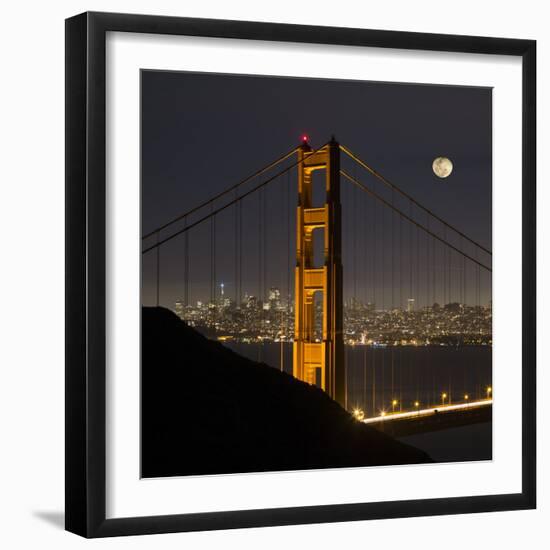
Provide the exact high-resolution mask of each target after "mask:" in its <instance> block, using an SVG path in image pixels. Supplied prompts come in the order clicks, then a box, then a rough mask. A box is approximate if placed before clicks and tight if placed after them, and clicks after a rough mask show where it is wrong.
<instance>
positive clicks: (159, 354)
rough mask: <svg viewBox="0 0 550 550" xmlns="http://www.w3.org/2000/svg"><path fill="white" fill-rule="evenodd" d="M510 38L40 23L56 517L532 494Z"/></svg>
mask: <svg viewBox="0 0 550 550" xmlns="http://www.w3.org/2000/svg"><path fill="white" fill-rule="evenodd" d="M535 56H536V45H535V42H534V41H530V40H511V39H505V38H485V37H471V36H446V35H428V34H420V33H408V32H407V33H406V32H396V31H377V30H363V29H350V28H329V27H309V26H301V25H286V24H271V23H251V22H242V21H221V20H202V19H187V18H172V17H156V16H155V17H154V16H142V15H123V14H110V13H84V14H81V15H78V16H75V17H73V18H70V19H68V20H67V21H66V198H67V205H66V227H67V230H66V250H67V264H66V265H67V281H66V304H67V314H66V327H67V329H66V343H67V344H66V345H67V350H66V351H67V353H66V528H67V529H68V530H69V531H72V532H74V533H77V534H79V535H82V536H85V537H106V536H115V535H129V534H147V533H149V534H152V533H164V532H175V531H194V530H210V529H229V528H243V527H259V526H272V525H288V524H298V523H320V522H337V521H353V520H365V519H371V518H398V517H409V516H421V515H438V514H457V513H471V512H487V511H498V510H518V509H529V508H534V507H535V457H536V452H535V451H536V448H535V420H536V419H535V408H536V402H535V397H536V395H535V149H536V148H535V59H536V57H535Z"/></svg>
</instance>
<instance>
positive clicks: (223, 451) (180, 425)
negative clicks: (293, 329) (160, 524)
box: [141, 308, 431, 477]
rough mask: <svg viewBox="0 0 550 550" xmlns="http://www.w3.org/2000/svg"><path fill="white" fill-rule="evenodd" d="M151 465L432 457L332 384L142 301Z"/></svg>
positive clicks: (254, 465) (336, 463) (155, 470)
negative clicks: (356, 407) (358, 410)
mask: <svg viewBox="0 0 550 550" xmlns="http://www.w3.org/2000/svg"><path fill="white" fill-rule="evenodd" d="M141 380H142V475H143V476H144V477H160V476H175V475H189V474H216V473H237V472H259V471H273V470H303V469H312V468H336V467H352V466H374V465H390V464H410V463H422V462H431V459H430V458H429V457H428V456H427V455H426V454H425V453H424V452H422V451H419V450H417V449H415V448H414V447H410V446H408V445H405V444H402V443H399V442H398V441H395V440H394V439H392V438H391V437H389V436H387V435H385V434H383V433H380V432H378V431H377V430H375V429H373V428H370V427H368V426H365V425H364V424H361V423H359V422H357V421H355V420H354V419H353V418H352V417H351V416H350V415H349V414H348V413H347V412H346V411H345V410H344V409H342V408H341V407H340V406H339V405H338V404H337V403H336V402H335V401H332V400H331V399H330V398H329V397H328V396H327V395H326V394H325V393H324V392H322V391H321V390H319V389H318V388H315V387H313V386H310V385H308V384H305V383H303V382H300V381H298V380H296V379H295V378H293V377H292V376H289V375H288V374H285V373H282V372H280V371H278V370H276V369H274V368H272V367H269V366H267V365H265V364H262V363H257V362H254V361H250V360H249V359H246V358H244V357H242V356H240V355H238V354H236V353H234V352H233V351H231V350H229V349H227V348H226V347H224V346H223V345H222V344H220V343H218V342H214V341H212V340H208V339H207V338H205V337H204V336H202V335H201V334H199V333H198V332H197V331H195V330H194V329H192V328H191V327H189V326H188V325H187V324H185V323H184V322H183V321H181V320H180V319H179V318H178V317H177V316H176V315H175V314H173V313H172V312H170V311H169V310H167V309H164V308H143V310H142V379H141Z"/></svg>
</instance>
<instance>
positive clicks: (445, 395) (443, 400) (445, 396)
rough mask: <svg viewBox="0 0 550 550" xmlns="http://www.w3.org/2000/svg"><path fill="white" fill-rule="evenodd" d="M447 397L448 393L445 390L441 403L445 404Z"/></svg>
mask: <svg viewBox="0 0 550 550" xmlns="http://www.w3.org/2000/svg"><path fill="white" fill-rule="evenodd" d="M445 399H447V394H446V393H445V392H443V393H442V394H441V404H442V405H444V404H445Z"/></svg>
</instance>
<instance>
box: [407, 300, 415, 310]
mask: <svg viewBox="0 0 550 550" xmlns="http://www.w3.org/2000/svg"><path fill="white" fill-rule="evenodd" d="M407 311H408V312H409V313H411V312H412V311H414V298H408V299H407Z"/></svg>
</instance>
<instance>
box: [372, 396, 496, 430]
mask: <svg viewBox="0 0 550 550" xmlns="http://www.w3.org/2000/svg"><path fill="white" fill-rule="evenodd" d="M492 404H493V399H483V400H480V401H472V402H470V403H457V404H455V405H439V406H434V407H430V408H425V409H419V410H414V411H406V412H396V413H386V414H385V415H383V416H382V415H381V416H375V417H370V418H365V419H363V420H362V422H363V423H365V424H369V425H371V426H373V427H375V428H377V429H379V430H381V431H384V432H387V433H391V434H393V435H396V436H404V435H410V434H414V433H422V432H429V431H435V430H440V429H445V428H452V427H458V426H464V425H468V424H475V423H479V422H487V421H490V419H491V416H492Z"/></svg>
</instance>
